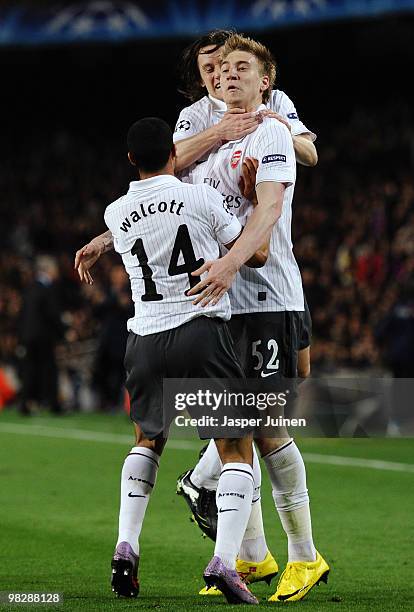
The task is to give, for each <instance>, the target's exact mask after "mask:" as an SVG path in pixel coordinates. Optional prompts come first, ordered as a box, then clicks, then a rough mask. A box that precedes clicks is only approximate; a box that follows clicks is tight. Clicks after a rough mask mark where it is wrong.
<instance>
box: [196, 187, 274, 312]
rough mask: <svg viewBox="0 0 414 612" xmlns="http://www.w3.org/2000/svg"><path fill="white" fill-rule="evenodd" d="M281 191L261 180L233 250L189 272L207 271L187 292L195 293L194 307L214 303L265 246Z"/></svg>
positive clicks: (198, 274)
mask: <svg viewBox="0 0 414 612" xmlns="http://www.w3.org/2000/svg"><path fill="white" fill-rule="evenodd" d="M284 192H285V185H284V184H283V183H276V182H274V181H265V182H263V183H259V185H257V187H256V193H257V200H258V205H257V207H256V208H255V210H254V211H253V214H252V215H251V216H250V218H249V220H248V221H247V224H246V226H245V228H244V230H243V233H242V234H241V236H240V238H238V239H237V240H236V242H235V244H234V246H233V248H232V249H231V250H230V251H229V252H228V253H227V255H225V256H224V257H222V258H221V259H217V260H215V261H206V262H205V264H203V265H202V266H201V267H200V268H198V270H195V271H194V272H193V273H192V274H193V275H194V276H200V275H201V274H203V273H204V272H208V274H207V276H206V277H205V278H204V279H202V280H201V281H200V282H199V283H197V284H196V285H195V286H194V287H193V288H192V289H190V291H189V292H188V295H196V294H198V295H197V297H196V298H195V300H194V302H193V303H194V304H199V303H201V305H202V306H207V305H208V304H210V303H211V304H217V302H218V301H219V300H220V299H221V298H222V297H223V295H224V294H225V293H226V291H228V289H229V288H230V287H231V284H232V283H233V281H234V278H235V276H236V274H237V272H238V271H239V269H240V268H241V266H242V265H243V264H245V263H246V262H247V261H248V260H249V259H251V257H253V255H254V254H255V253H256V251H258V250H260V249H261V248H262V245H266V244H268V242H269V240H270V235H271V232H272V229H273V226H274V224H275V223H276V222H277V220H278V219H279V217H280V215H281V212H282V205H283V195H284ZM199 292H200V293H199Z"/></svg>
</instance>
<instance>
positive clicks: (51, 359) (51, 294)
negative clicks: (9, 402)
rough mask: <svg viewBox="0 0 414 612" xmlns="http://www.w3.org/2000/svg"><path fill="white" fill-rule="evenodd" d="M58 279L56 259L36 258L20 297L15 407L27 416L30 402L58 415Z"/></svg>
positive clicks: (59, 320)
mask: <svg viewBox="0 0 414 612" xmlns="http://www.w3.org/2000/svg"><path fill="white" fill-rule="evenodd" d="M58 277H59V269H58V266H57V262H56V260H55V259H53V258H52V257H48V256H45V255H43V256H40V257H38V258H37V260H36V275H35V278H34V281H33V283H31V284H30V285H29V286H28V288H27V289H26V291H25V293H24V295H23V307H22V312H21V317H20V329H19V336H20V344H21V348H22V355H23V359H22V388H21V397H20V404H19V408H20V412H21V413H22V414H30V403H31V402H32V401H35V402H37V403H38V404H40V405H42V406H46V407H47V408H48V409H49V410H51V411H52V412H55V413H59V412H61V406H60V403H59V400H58V371H57V366H56V356H55V348H56V344H57V342H58V340H59V339H60V338H61V337H62V336H63V324H62V320H61V306H60V304H59V296H58V291H57V279H58Z"/></svg>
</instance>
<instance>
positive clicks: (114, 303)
mask: <svg viewBox="0 0 414 612" xmlns="http://www.w3.org/2000/svg"><path fill="white" fill-rule="evenodd" d="M94 314H95V316H96V317H97V319H98V320H99V321H100V332H99V338H98V346H97V350H96V357H95V362H94V365H93V378H92V384H93V387H94V389H95V390H96V392H97V394H98V398H99V409H100V410H103V411H114V410H116V409H119V408H120V407H122V405H123V401H124V392H125V391H124V380H125V368H124V355H125V347H126V341H127V337H128V332H127V320H128V319H129V318H130V317H132V316H133V314H134V308H133V304H132V299H131V290H130V287H129V280H128V276H127V274H126V272H125V268H124V267H123V266H121V265H115V266H114V267H113V268H112V269H111V272H110V289H109V292H108V293H107V295H102V294H101V296H100V298H98V302H97V304H96V306H95V308H94Z"/></svg>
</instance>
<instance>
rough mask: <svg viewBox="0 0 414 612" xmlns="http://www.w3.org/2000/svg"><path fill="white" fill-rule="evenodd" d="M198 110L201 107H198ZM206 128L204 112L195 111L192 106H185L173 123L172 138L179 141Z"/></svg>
mask: <svg viewBox="0 0 414 612" xmlns="http://www.w3.org/2000/svg"><path fill="white" fill-rule="evenodd" d="M198 110H199V111H200V110H201V109H198ZM207 128H208V125H207V118H206V116H205V113H201V112H197V110H196V109H194V108H193V107H192V106H187V107H186V108H183V110H182V111H181V113H180V115H179V117H178V121H177V123H176V125H175V130H174V136H173V140H174V143H176V142H180V140H184V139H185V138H190V136H194V135H195V134H199V133H200V132H203V131H204V130H206V129H207Z"/></svg>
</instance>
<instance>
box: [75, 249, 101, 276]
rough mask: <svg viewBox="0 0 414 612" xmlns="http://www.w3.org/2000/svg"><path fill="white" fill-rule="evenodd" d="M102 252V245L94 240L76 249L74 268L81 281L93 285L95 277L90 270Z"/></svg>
mask: <svg viewBox="0 0 414 612" xmlns="http://www.w3.org/2000/svg"><path fill="white" fill-rule="evenodd" d="M101 254H102V247H101V245H99V244H98V243H96V242H94V241H93V240H92V241H91V242H89V243H88V244H85V246H83V247H82V248H81V249H79V250H78V251H76V255H75V265H74V268H75V270H77V271H78V274H79V278H80V280H81V282H83V283H86V284H87V285H93V278H92V275H91V273H90V272H89V270H90V269H91V268H92V266H93V265H94V264H95V263H96V262H97V261H98V259H99V257H100V256H101Z"/></svg>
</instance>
